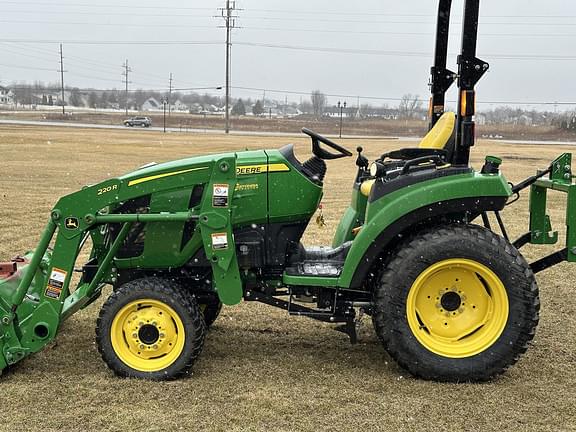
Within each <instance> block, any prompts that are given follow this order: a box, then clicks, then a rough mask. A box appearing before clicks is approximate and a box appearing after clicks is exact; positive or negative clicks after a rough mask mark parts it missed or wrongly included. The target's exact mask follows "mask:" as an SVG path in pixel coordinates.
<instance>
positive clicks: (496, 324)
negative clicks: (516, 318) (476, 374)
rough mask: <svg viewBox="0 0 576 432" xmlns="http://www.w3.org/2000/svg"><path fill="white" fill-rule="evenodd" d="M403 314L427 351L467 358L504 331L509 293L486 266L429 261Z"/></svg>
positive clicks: (481, 349) (470, 262) (413, 287)
mask: <svg viewBox="0 0 576 432" xmlns="http://www.w3.org/2000/svg"><path fill="white" fill-rule="evenodd" d="M406 314H407V318H408V325H409V326H410V329H411V330H412V333H413V334H414V336H415V337H416V339H418V341H419V342H420V343H421V344H422V345H423V346H424V347H426V348H427V349H428V350H430V351H432V352H433V353H435V354H438V355H441V356H443V357H451V358H464V357H471V356H473V355H476V354H479V353H481V352H482V351H484V350H486V349H488V348H489V347H490V346H492V344H493V343H494V342H496V340H498V338H499V337H500V335H501V334H502V332H503V331H504V327H505V326H506V322H507V320H508V295H507V293H506V288H505V287H504V284H503V283H502V281H501V280H500V278H498V276H496V274H495V273H494V272H493V271H492V270H490V269H489V268H488V267H486V266H484V265H482V264H480V263H478V262H476V261H472V260H468V259H449V260H444V261H440V262H438V263H436V264H433V265H431V266H430V267H428V268H427V269H426V270H424V271H423V272H422V273H421V274H420V275H419V276H418V278H417V279H416V280H415V281H414V283H413V284H412V287H411V288H410V292H409V293H408V299H407V302H406Z"/></svg>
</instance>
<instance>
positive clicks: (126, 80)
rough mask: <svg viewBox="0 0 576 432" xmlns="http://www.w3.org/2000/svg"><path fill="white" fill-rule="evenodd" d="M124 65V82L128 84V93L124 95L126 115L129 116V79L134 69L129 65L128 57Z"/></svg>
mask: <svg viewBox="0 0 576 432" xmlns="http://www.w3.org/2000/svg"><path fill="white" fill-rule="evenodd" d="M122 67H123V68H124V71H123V72H122V76H123V77H124V79H123V81H122V82H123V83H124V84H125V85H126V94H125V96H124V107H125V109H126V116H128V83H129V82H130V81H129V80H128V73H130V72H132V69H130V67H129V66H128V59H126V61H125V62H124V64H123V65H122Z"/></svg>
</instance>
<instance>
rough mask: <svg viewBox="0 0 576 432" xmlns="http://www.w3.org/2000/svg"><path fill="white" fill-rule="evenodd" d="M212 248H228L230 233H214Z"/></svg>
mask: <svg viewBox="0 0 576 432" xmlns="http://www.w3.org/2000/svg"><path fill="white" fill-rule="evenodd" d="M212 249H214V250H222V249H228V235H227V234H226V233H214V234H212Z"/></svg>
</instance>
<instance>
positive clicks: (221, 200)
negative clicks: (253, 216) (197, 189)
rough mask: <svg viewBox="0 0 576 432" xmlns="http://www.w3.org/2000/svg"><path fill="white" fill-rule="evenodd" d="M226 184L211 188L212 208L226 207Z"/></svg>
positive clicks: (227, 187)
mask: <svg viewBox="0 0 576 432" xmlns="http://www.w3.org/2000/svg"><path fill="white" fill-rule="evenodd" d="M228 189H229V186H228V185H227V184H215V185H213V187H212V207H228Z"/></svg>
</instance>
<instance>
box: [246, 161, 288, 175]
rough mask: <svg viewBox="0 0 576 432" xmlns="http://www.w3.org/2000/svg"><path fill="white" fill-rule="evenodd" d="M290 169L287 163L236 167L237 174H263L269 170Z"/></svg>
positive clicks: (280, 170)
mask: <svg viewBox="0 0 576 432" xmlns="http://www.w3.org/2000/svg"><path fill="white" fill-rule="evenodd" d="M282 171H290V168H288V166H287V165H286V164H283V163H276V164H267V165H244V166H239V167H236V175H246V174H263V173H267V172H282Z"/></svg>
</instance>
